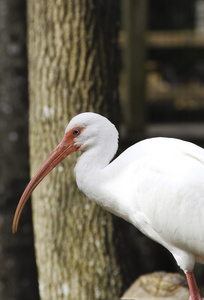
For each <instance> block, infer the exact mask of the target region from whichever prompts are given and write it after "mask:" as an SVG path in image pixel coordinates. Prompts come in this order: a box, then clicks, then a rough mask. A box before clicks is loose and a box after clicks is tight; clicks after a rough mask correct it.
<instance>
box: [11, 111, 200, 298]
mask: <svg viewBox="0 0 204 300" xmlns="http://www.w3.org/2000/svg"><path fill="white" fill-rule="evenodd" d="M62 145H63V147H64V148H63V150H62V149H61V148H62ZM117 147H118V132H117V130H116V128H115V126H114V125H113V124H112V123H111V122H109V121H108V120H107V119H106V118H104V117H102V116H100V115H98V114H93V113H83V114H80V115H78V116H76V117H75V118H73V119H72V120H71V122H70V123H69V125H68V126H67V129H66V131H65V137H64V139H63V142H61V143H60V144H59V146H58V147H57V148H56V149H55V150H54V151H53V154H51V156H50V157H48V159H47V161H46V162H45V164H43V166H42V168H40V169H39V171H38V173H37V175H36V176H35V178H34V182H35V183H36V180H37V183H39V182H40V181H41V180H42V179H43V178H44V177H45V175H46V174H47V173H48V172H50V171H51V169H52V168H53V167H54V166H55V165H56V164H57V163H58V162H59V161H61V160H62V159H63V158H64V157H65V156H67V155H68V154H70V153H71V152H73V151H77V150H81V151H82V154H81V156H80V157H79V159H78V161H77V164H76V166H75V174H76V181H77V185H78V187H79V189H81V190H82V191H83V192H84V193H85V194H86V195H87V197H88V198H89V199H91V200H92V201H94V202H96V203H97V204H99V205H100V206H102V207H103V208H104V209H106V210H108V211H110V212H112V213H113V214H115V215H117V216H119V217H122V218H123V219H125V220H126V221H128V222H130V223H132V224H133V225H134V226H135V227H137V228H138V229H139V230H140V231H141V232H143V233H144V234H145V235H147V236H148V237H150V238H151V239H153V240H155V241H157V242H158V243H160V244H162V245H163V246H164V247H166V248H167V249H168V250H169V251H170V252H171V253H172V254H173V256H174V258H175V259H176V261H177V263H178V265H179V266H180V267H181V268H182V269H183V270H184V272H185V273H188V272H192V271H193V268H194V263H195V261H198V262H200V263H204V234H203V227H204V218H203V217H204V212H203V207H204V185H203V178H204V150H203V149H202V148H201V147H198V146H196V145H194V144H192V143H189V142H185V141H182V140H178V139H173V138H152V139H147V140H144V141H141V142H139V143H137V144H135V145H134V146H132V147H130V148H128V149H127V150H126V151H124V152H123V153H122V154H121V155H120V156H119V157H117V158H116V159H115V160H113V161H112V162H111V163H110V161H111V160H112V159H113V157H114V155H115V153H116V151H117ZM59 153H63V155H62V154H59ZM52 156H53V157H52ZM56 157H57V159H56ZM58 160H59V161H58ZM50 161H51V162H52V164H51V163H50ZM53 161H54V164H53ZM40 176H41V177H40ZM32 185H33V183H31V185H30V187H28V191H27V192H26V191H25V195H24V196H22V198H23V197H24V198H23V199H22V200H21V204H20V213H21V211H22V208H23V206H24V203H25V201H26V200H27V198H28V197H29V195H30V193H31V192H32V190H33V189H34V188H35V186H36V184H35V185H34V188H32ZM20 213H19V212H18V213H17V217H16V221H15V220H14V231H15V226H16V225H15V224H16V223H17V224H18V220H19V217H20ZM187 279H188V276H187ZM190 284H191V283H189V286H190ZM190 289H192V288H191V286H190ZM191 299H192V300H197V299H201V298H200V295H199V294H198V295H197V296H195V295H191Z"/></svg>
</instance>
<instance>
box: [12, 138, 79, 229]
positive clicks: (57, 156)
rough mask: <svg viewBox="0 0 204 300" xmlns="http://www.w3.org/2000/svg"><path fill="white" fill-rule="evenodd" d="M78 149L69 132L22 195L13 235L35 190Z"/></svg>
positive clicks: (16, 213) (15, 217) (17, 209)
mask: <svg viewBox="0 0 204 300" xmlns="http://www.w3.org/2000/svg"><path fill="white" fill-rule="evenodd" d="M78 149H79V148H78V147H76V146H75V145H74V141H73V137H72V135H71V134H70V133H69V132H67V133H66V134H65V136H64V138H63V139H62V141H61V142H60V143H59V145H58V146H57V147H56V148H55V149H54V151H53V152H52V153H51V154H50V155H49V156H48V158H47V159H46V160H45V162H44V163H43V164H42V166H41V167H40V168H39V169H38V171H37V172H36V174H35V175H34V176H33V178H32V179H31V180H30V182H29V183H28V185H27V187H26V189H25V191H24V193H23V194H22V196H21V199H20V201H19V203H18V206H17V208H16V212H15V215H14V219H13V226H12V232H13V233H16V232H17V229H18V223H19V219H20V216H21V213H22V211H23V208H24V206H25V204H26V202H27V200H28V198H29V197H30V195H31V193H32V192H33V190H34V189H35V188H36V187H37V185H38V184H39V183H40V182H41V181H42V180H43V178H44V177H45V176H46V175H47V174H48V173H49V172H50V171H51V170H52V169H53V168H54V167H56V166H57V165H58V164H59V163H60V162H61V161H62V160H63V159H64V158H65V157H67V156H68V155H69V154H70V153H72V152H74V151H77V150H78Z"/></svg>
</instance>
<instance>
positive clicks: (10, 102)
mask: <svg viewBox="0 0 204 300" xmlns="http://www.w3.org/2000/svg"><path fill="white" fill-rule="evenodd" d="M26 34H27V24H26V1H24V0H0V196H1V197H0V199H1V200H0V266H1V267H0V299H1V300H14V299H15V300H18V299H19V300H20V299H21V300H24V299H25V300H34V299H35V300H37V299H38V288H37V271H36V266H35V258H34V249H33V237H32V236H33V235H32V225H31V209H30V203H29V204H28V205H27V206H26V208H25V210H26V212H25V213H24V217H23V218H22V220H21V227H22V231H21V232H22V234H21V235H17V236H15V237H13V236H12V233H11V223H12V217H13V213H14V211H15V207H16V204H17V201H18V199H19V198H20V195H21V193H22V191H23V190H24V187H25V185H26V184H27V182H28V180H29V158H28V157H29V155H28V105H29V104H28V103H29V101H28V82H27V52H26ZM119 47H120V52H121V72H120V86H119V89H120V99H121V111H122V120H121V136H122V141H121V149H124V148H126V147H127V146H129V145H130V144H132V143H134V142H136V141H137V140H139V139H142V138H146V137H151V136H172V137H178V138H181V139H185V140H189V141H192V142H195V143H196V144H198V145H200V146H203V147H204V1H203V0H180V1H177V0H172V1H171V2H169V1H164V0H157V1H153V0H149V1H148V0H132V1H131V0H130V1H125V0H121V30H120V35H119ZM124 226H126V225H124ZM133 236H136V235H135V229H133V228H131V229H130V237H131V238H132V239H133V240H134V238H133ZM138 241H140V242H138ZM134 251H135V252H136V253H137V255H138V257H139V258H140V259H139V260H140V261H141V265H140V268H139V269H138V275H139V274H144V273H147V272H152V271H155V270H166V271H179V270H178V268H177V266H176V264H175V262H174V261H173V259H172V258H171V256H170V255H169V254H168V253H167V251H166V250H164V249H163V248H162V247H160V246H159V245H157V244H155V243H154V242H152V241H150V240H149V239H146V238H145V237H143V235H141V234H140V233H137V240H135V246H134ZM196 276H197V278H198V284H199V286H203V287H204V280H203V278H204V268H203V267H202V266H200V265H197V266H196ZM203 289H204V288H203Z"/></svg>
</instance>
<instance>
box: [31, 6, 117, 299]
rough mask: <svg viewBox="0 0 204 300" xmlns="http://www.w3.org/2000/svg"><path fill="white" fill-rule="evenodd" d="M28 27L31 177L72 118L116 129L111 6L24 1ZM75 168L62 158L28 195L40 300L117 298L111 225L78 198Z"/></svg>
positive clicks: (114, 32)
mask: <svg viewBox="0 0 204 300" xmlns="http://www.w3.org/2000/svg"><path fill="white" fill-rule="evenodd" d="M28 20H29V34H28V36H29V41H28V46H29V82H30V157H31V173H32V175H33V174H34V172H35V171H36V170H37V168H38V167H39V166H40V164H41V163H42V162H43V161H44V159H45V158H46V157H47V156H48V154H49V153H50V152H51V151H52V150H53V149H54V148H55V146H56V145H57V144H58V143H59V141H60V140H61V138H62V137H63V134H64V130H65V127H66V125H67V123H68V121H69V120H70V119H71V117H73V116H74V115H76V114H78V113H80V112H82V111H95V112H100V113H101V114H103V115H106V116H108V117H109V118H110V119H111V120H112V121H114V123H118V120H119V118H118V115H119V114H118V111H119V104H118V102H119V101H118V66H119V62H118V47H117V39H118V36H117V35H118V25H119V2H118V1H110V0H100V1H99V0H67V1H63V0H59V1H54V0H43V1H42V0H41V1H39V0H30V1H28ZM75 163H76V155H72V157H68V158H67V159H66V160H65V161H64V162H62V163H61V164H60V166H58V167H57V168H56V169H55V170H53V171H52V173H51V174H50V175H48V177H47V179H45V180H44V182H43V183H42V184H41V185H40V186H39V187H38V188H37V190H36V191H35V192H34V194H33V215H34V232H35V248H36V255H37V265H38V272H39V288H40V295H41V299H43V300H51V299H53V300H54V299H58V300H60V299H106V298H114V297H119V296H120V294H121V289H122V275H121V268H120V266H119V264H118V261H117V255H116V245H115V243H114V226H113V217H112V215H111V214H109V213H107V212H105V211H104V210H102V209H101V208H100V207H98V206H96V205H95V204H93V203H91V202H90V201H89V200H87V199H86V198H85V196H84V195H82V194H81V193H80V192H79V191H78V189H77V188H76V184H75V179H74V177H73V167H74V164H75Z"/></svg>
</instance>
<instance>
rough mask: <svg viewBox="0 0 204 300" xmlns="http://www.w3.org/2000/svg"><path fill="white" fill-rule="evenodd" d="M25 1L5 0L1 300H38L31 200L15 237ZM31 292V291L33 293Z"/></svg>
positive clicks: (1, 27) (23, 129)
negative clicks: (21, 232)
mask: <svg viewBox="0 0 204 300" xmlns="http://www.w3.org/2000/svg"><path fill="white" fill-rule="evenodd" d="M27 97H28V93H27V59H26V3H25V1H22V0H0V158H1V159H0V160H1V163H0V198H1V201H0V266H1V267H0V299H3V300H11V299H15V300H37V299H38V286H37V274H36V266H35V258H34V249H33V236H32V222H31V208H30V205H28V207H26V209H25V214H24V219H23V222H22V224H21V225H22V230H23V232H24V234H23V236H22V235H18V236H15V237H14V236H13V235H12V233H11V224H12V219H13V214H14V212H15V208H16V205H17V202H18V199H19V198H20V195H21V193H22V190H23V189H24V187H25V186H26V183H27V182H28V178H29V165H28V137H27V134H28V132H27V123H28V119H27V116H28V111H27V110H28V100H27ZM31 291H32V292H31Z"/></svg>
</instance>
